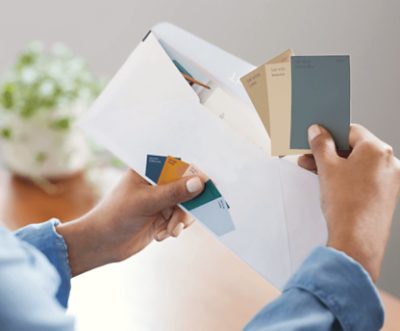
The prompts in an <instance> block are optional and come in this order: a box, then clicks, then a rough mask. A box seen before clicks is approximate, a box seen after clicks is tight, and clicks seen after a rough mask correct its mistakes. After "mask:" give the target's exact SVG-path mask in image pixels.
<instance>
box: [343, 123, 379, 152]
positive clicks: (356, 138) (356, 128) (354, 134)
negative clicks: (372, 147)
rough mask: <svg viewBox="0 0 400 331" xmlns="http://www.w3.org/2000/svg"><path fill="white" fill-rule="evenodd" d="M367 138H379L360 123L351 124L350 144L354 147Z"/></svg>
mask: <svg viewBox="0 0 400 331" xmlns="http://www.w3.org/2000/svg"><path fill="white" fill-rule="evenodd" d="M366 140H372V141H374V140H379V139H378V138H377V137H376V136H375V135H374V134H372V133H371V132H370V131H368V130H367V129H366V128H364V127H363V126H362V125H360V124H355V123H352V124H350V133H349V144H350V146H351V147H352V148H354V147H355V146H356V145H358V144H359V143H360V142H363V141H366Z"/></svg>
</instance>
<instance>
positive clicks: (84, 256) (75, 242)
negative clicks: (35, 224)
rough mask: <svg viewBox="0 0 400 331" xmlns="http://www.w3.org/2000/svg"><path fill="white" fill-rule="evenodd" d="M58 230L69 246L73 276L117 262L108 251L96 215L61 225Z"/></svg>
mask: <svg viewBox="0 0 400 331" xmlns="http://www.w3.org/2000/svg"><path fill="white" fill-rule="evenodd" d="M56 230H57V232H58V233H59V234H60V235H61V236H63V237H64V240H65V242H66V244H67V247H68V259H69V263H70V267H71V273H72V276H77V275H79V274H82V273H84V272H86V271H89V270H91V269H94V268H97V267H100V266H102V265H105V264H108V263H111V262H114V261H116V258H115V257H113V256H112V250H110V249H107V245H106V244H105V241H104V239H103V237H104V236H103V234H102V233H101V232H100V230H99V227H98V226H97V222H96V220H95V216H94V215H92V214H88V215H85V216H83V217H81V218H79V219H77V220H74V221H70V222H66V223H64V224H60V225H59V226H57V228H56Z"/></svg>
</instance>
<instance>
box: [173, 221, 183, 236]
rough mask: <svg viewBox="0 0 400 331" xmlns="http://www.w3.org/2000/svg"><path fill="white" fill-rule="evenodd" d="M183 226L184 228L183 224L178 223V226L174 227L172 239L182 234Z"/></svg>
mask: <svg viewBox="0 0 400 331" xmlns="http://www.w3.org/2000/svg"><path fill="white" fill-rule="evenodd" d="M184 226H185V225H184V224H183V223H178V224H177V225H176V226H175V229H174V230H173V231H172V234H173V236H174V237H178V236H179V235H180V234H181V232H182V230H183V227H184Z"/></svg>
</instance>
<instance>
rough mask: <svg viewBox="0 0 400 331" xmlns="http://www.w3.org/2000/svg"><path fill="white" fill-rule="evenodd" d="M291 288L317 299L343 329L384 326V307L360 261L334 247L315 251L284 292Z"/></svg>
mask: <svg viewBox="0 0 400 331" xmlns="http://www.w3.org/2000/svg"><path fill="white" fill-rule="evenodd" d="M291 288H300V289H302V290H305V291H308V292H310V293H311V294H313V295H314V296H316V297H317V298H318V299H319V300H320V301H321V302H322V303H323V304H324V305H325V306H326V307H328V309H329V310H330V311H331V312H332V313H333V314H334V315H335V317H336V318H337V320H338V321H339V322H340V324H341V325H342V327H343V329H344V330H380V329H381V327H382V325H383V320H384V310H383V305H382V302H381V300H380V298H379V294H378V291H377V289H376V287H375V285H374V284H373V282H372V280H371V278H370V276H369V274H368V273H367V272H366V271H365V270H364V268H363V267H362V266H361V265H360V264H359V263H358V262H356V261H355V260H353V259H352V258H351V257H349V256H347V255H346V254H344V253H342V252H339V251H337V250H335V249H333V248H328V247H318V248H316V249H315V250H314V251H313V252H312V253H311V255H310V256H309V257H308V258H307V259H306V260H305V262H304V263H303V264H302V266H301V267H300V269H299V270H298V272H297V273H296V274H295V275H294V276H293V277H292V278H291V279H290V280H289V282H288V283H287V285H286V286H285V288H284V291H287V290H290V289H291Z"/></svg>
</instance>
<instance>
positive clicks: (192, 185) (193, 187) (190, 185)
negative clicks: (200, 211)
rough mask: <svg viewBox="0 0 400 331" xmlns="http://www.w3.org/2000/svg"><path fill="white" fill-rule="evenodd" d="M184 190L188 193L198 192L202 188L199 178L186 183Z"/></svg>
mask: <svg viewBox="0 0 400 331" xmlns="http://www.w3.org/2000/svg"><path fill="white" fill-rule="evenodd" d="M186 188H187V190H188V191H189V192H190V193H194V192H198V191H200V190H201V188H202V183H201V180H200V178H199V177H193V178H190V179H189V180H188V181H187V182H186Z"/></svg>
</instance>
